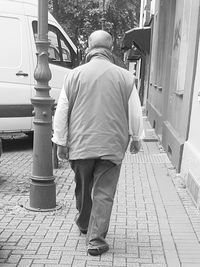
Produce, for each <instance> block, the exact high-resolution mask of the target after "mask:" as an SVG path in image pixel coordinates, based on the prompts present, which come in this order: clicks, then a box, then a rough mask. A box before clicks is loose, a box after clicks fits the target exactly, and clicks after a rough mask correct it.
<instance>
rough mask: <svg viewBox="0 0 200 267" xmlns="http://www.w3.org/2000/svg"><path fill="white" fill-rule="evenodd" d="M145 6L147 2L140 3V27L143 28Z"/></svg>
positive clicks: (143, 0)
mask: <svg viewBox="0 0 200 267" xmlns="http://www.w3.org/2000/svg"><path fill="white" fill-rule="evenodd" d="M144 4H145V0H141V1H140V22H139V27H140V28H142V27H143V15H144Z"/></svg>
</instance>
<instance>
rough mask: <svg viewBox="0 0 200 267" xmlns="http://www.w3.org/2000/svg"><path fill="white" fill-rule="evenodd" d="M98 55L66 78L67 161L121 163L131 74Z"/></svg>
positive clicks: (124, 144)
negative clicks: (69, 111)
mask: <svg viewBox="0 0 200 267" xmlns="http://www.w3.org/2000/svg"><path fill="white" fill-rule="evenodd" d="M98 51H99V52H100V51H101V54H100V55H98V56H95V57H93V58H92V59H91V60H90V62H89V63H86V64H85V65H82V66H81V67H79V68H77V69H75V70H74V71H72V73H71V74H70V77H68V80H69V86H67V88H68V91H67V92H66V93H67V97H68V100H69V103H70V106H71V107H72V108H71V114H70V121H69V147H70V150H69V155H70V159H76V158H77V157H78V158H86V157H91V158H92V157H102V158H104V159H109V160H111V161H113V162H115V163H121V161H122V159H123V157H124V153H125V151H126V148H127V145H128V141H129V136H128V100H129V97H130V94H131V91H132V88H133V83H134V77H133V76H132V74H131V73H130V72H128V71H126V70H124V69H122V68H120V67H117V66H116V65H114V64H113V63H111V62H110V61H109V59H108V58H106V57H105V56H103V51H104V49H98Z"/></svg>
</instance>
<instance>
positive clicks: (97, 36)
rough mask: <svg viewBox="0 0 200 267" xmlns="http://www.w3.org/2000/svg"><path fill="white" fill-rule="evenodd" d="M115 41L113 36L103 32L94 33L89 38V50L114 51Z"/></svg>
mask: <svg viewBox="0 0 200 267" xmlns="http://www.w3.org/2000/svg"><path fill="white" fill-rule="evenodd" d="M112 46H113V41H112V36H111V35H110V34H109V33H108V32H106V31H103V30H98V31H94V32H93V33H92V34H91V35H90V36H89V38H88V47H89V49H92V48H97V47H104V48H107V49H109V50H112Z"/></svg>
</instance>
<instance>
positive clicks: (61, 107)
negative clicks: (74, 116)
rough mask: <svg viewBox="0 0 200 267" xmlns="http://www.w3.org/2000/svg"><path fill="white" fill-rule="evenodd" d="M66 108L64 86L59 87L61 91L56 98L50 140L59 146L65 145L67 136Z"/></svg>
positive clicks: (67, 102) (66, 101) (66, 100)
mask: <svg viewBox="0 0 200 267" xmlns="http://www.w3.org/2000/svg"><path fill="white" fill-rule="evenodd" d="M68 109H69V101H68V99H67V95H66V93H65V90H64V86H63V88H62V89H61V93H60V96H59V99H58V104H57V107H56V111H55V115H54V120H53V131H54V133H53V137H52V139H51V140H52V142H54V143H55V144H57V145H60V146H66V145H67V138H68Z"/></svg>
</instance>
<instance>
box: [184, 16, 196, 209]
mask: <svg viewBox="0 0 200 267" xmlns="http://www.w3.org/2000/svg"><path fill="white" fill-rule="evenodd" d="M199 23H200V17H199ZM199 23H198V24H199ZM199 36H200V25H199V29H198V40H197V45H198V49H197V51H196V53H195V54H196V58H197V61H196V71H195V75H194V93H193V98H192V110H191V119H190V127H189V135H188V140H187V141H186V143H185V145H184V150H183V160H182V164H181V174H182V176H183V177H184V178H185V180H186V184H187V187H188V189H189V191H190V193H191V195H192V197H193V198H194V200H195V202H196V204H197V205H198V207H199V208H200V193H199V191H200V175H199V174H200V124H199V115H200V75H199V74H200V41H199Z"/></svg>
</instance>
